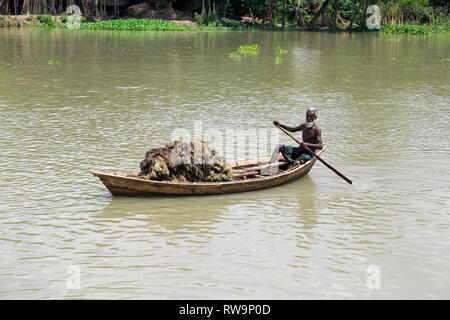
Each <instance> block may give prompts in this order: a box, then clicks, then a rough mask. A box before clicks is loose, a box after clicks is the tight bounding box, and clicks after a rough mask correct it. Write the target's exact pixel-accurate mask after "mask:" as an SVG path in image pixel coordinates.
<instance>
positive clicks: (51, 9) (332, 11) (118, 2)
mask: <svg viewBox="0 0 450 320" xmlns="http://www.w3.org/2000/svg"><path fill="white" fill-rule="evenodd" d="M69 4H70V5H72V4H75V5H77V6H78V7H79V8H80V11H81V14H82V19H84V20H82V21H81V22H82V23H81V28H83V29H101V30H157V31H163V30H168V31H180V30H197V29H207V30H211V29H225V30H229V29H231V30H247V29H250V30H285V29H303V30H332V31H342V30H345V31H367V30H368V28H367V26H366V23H367V19H368V18H369V17H371V16H372V15H373V13H372V12H370V13H367V9H368V8H369V7H370V6H371V5H377V6H378V7H379V8H380V23H381V25H382V27H381V32H383V33H394V34H397V33H408V34H427V33H434V32H450V19H449V4H448V1H447V0H193V1H182V0H146V1H145V2H144V1H143V0H0V14H1V15H0V26H21V25H26V24H32V25H40V26H42V27H57V26H58V25H59V24H63V23H64V22H66V21H67V16H66V15H65V9H66V7H68V5H69ZM180 20H184V21H189V22H191V23H190V24H189V23H185V24H183V23H181V22H180ZM193 22H195V23H193Z"/></svg>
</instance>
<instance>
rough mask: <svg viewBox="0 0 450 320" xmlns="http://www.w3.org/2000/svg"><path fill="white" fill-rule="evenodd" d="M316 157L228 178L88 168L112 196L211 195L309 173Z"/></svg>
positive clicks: (257, 187)
mask: <svg viewBox="0 0 450 320" xmlns="http://www.w3.org/2000/svg"><path fill="white" fill-rule="evenodd" d="M322 151H323V150H320V151H318V152H317V154H320V153H322ZM258 160H263V159H257V160H254V161H253V162H255V163H256V162H258ZM316 160H317V158H315V157H314V158H313V159H311V160H310V161H308V162H307V163H305V164H303V165H300V166H297V167H294V168H292V169H290V170H287V171H284V172H282V173H280V174H276V175H272V176H265V177H261V178H255V179H248V180H242V181H229V182H228V181H227V182H170V181H153V180H143V179H139V178H137V177H133V176H129V175H130V173H119V172H92V174H93V175H94V176H96V177H98V178H99V179H100V180H101V181H102V183H103V184H104V185H105V186H106V188H108V190H109V191H110V192H111V193H112V194H113V195H114V196H161V195H173V196H181V195H183V196H188V195H213V194H226V193H237V192H247V191H256V190H261V189H266V188H271V187H275V186H279V185H282V184H285V183H288V182H291V181H294V180H297V179H299V178H301V177H303V176H305V175H307V174H308V173H309V171H310V170H311V169H312V167H313V166H314V164H315V162H316ZM236 166H239V164H235V165H234V167H236ZM232 167H233V165H232Z"/></svg>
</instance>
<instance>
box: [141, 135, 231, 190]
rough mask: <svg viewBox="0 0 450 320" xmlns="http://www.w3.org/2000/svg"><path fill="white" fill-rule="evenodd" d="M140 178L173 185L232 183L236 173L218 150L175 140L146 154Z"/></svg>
mask: <svg viewBox="0 0 450 320" xmlns="http://www.w3.org/2000/svg"><path fill="white" fill-rule="evenodd" d="M140 167H141V171H140V172H139V178H141V179H146V180H157V181H173V182H220V181H232V180H233V171H232V169H231V167H230V166H229V165H228V164H227V163H226V161H225V159H224V158H223V157H222V156H221V155H219V154H218V152H217V151H216V149H214V148H213V147H210V146H208V145H206V144H205V143H204V142H203V141H191V142H186V141H179V140H177V141H174V142H172V143H169V144H167V145H166V146H165V147H164V148H156V149H151V150H149V151H147V153H146V155H145V159H144V160H142V161H141V164H140Z"/></svg>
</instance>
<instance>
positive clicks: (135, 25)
mask: <svg viewBox="0 0 450 320" xmlns="http://www.w3.org/2000/svg"><path fill="white" fill-rule="evenodd" d="M81 29H91V30H149V31H188V30H195V28H191V27H187V26H180V25H177V24H175V23H170V22H167V21H165V20H161V19H158V20H152V19H126V20H103V21H100V22H85V23H82V24H81Z"/></svg>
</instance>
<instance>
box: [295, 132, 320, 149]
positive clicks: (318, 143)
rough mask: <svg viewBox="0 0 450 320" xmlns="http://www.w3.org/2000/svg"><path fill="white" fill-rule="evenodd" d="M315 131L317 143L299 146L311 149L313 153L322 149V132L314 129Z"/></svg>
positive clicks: (306, 143)
mask: <svg viewBox="0 0 450 320" xmlns="http://www.w3.org/2000/svg"><path fill="white" fill-rule="evenodd" d="M315 131H316V141H317V143H310V142H302V143H301V144H300V145H301V146H302V147H303V146H307V147H308V148H310V149H312V150H313V151H315V150H317V149H320V150H322V149H323V145H322V130H320V128H317V127H316V128H315Z"/></svg>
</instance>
